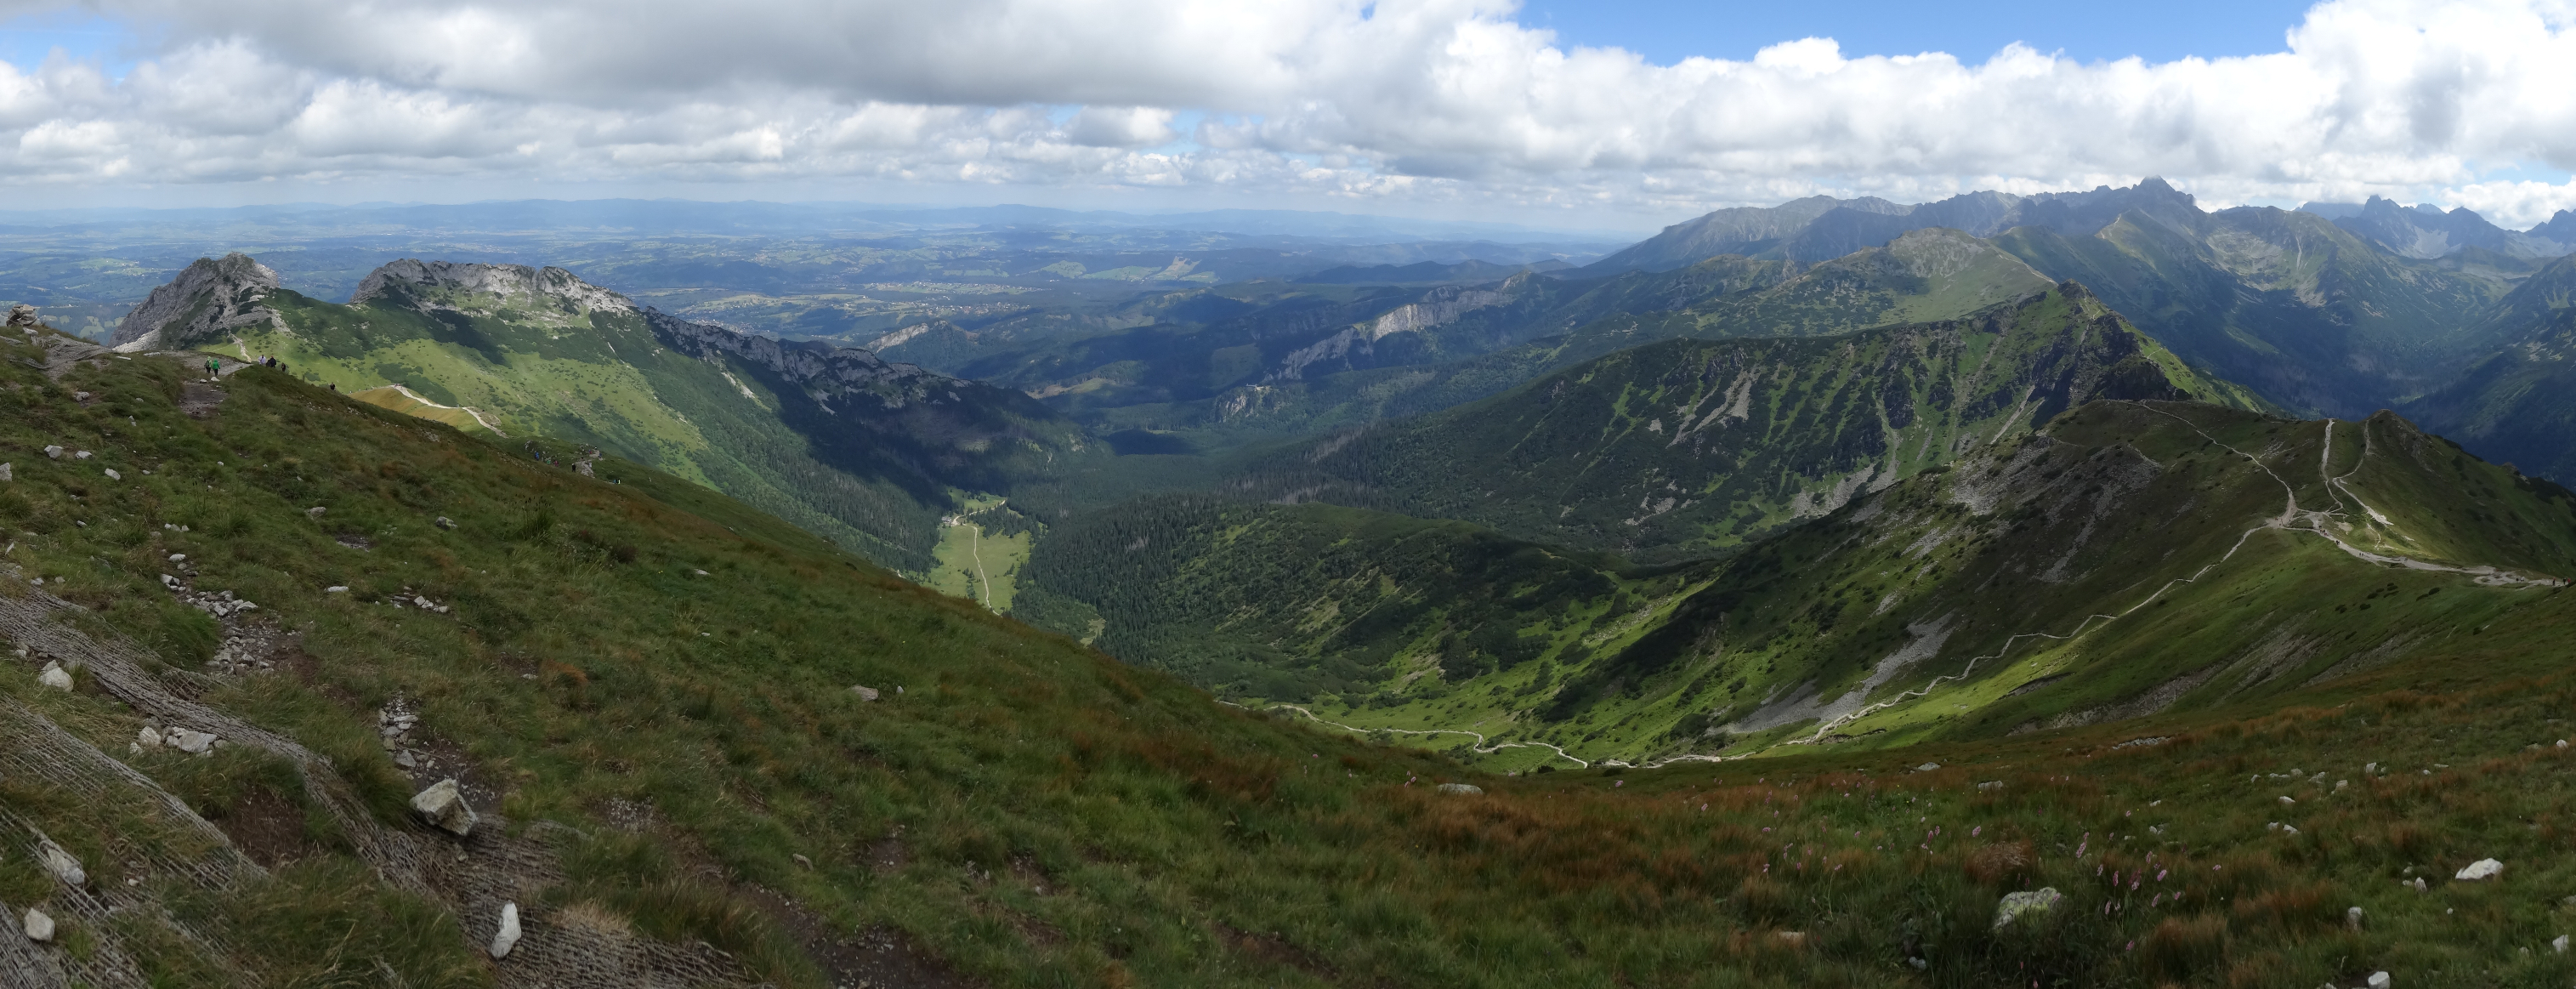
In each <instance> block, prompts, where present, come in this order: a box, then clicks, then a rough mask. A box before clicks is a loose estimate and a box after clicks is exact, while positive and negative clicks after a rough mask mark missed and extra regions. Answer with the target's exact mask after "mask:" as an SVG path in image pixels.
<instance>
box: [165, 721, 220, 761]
mask: <svg viewBox="0 0 2576 989" xmlns="http://www.w3.org/2000/svg"><path fill="white" fill-rule="evenodd" d="M161 740H162V741H164V742H167V743H169V745H170V747H171V748H174V749H177V750H179V751H181V752H185V753H187V754H189V755H204V754H206V753H208V752H212V751H214V748H215V736H214V735H213V734H212V733H209V732H202V731H198V730H196V729H193V728H171V729H168V730H165V731H163V732H162V733H161Z"/></svg>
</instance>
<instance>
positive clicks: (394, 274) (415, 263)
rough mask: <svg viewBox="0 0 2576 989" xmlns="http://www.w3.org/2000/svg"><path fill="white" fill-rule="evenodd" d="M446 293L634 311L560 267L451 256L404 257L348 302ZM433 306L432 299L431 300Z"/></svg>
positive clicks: (413, 299) (407, 300)
mask: <svg viewBox="0 0 2576 989" xmlns="http://www.w3.org/2000/svg"><path fill="white" fill-rule="evenodd" d="M423 289H430V290H436V291H440V292H449V293H488V294H491V295H497V296H500V297H502V298H503V299H509V298H511V297H513V296H522V295H532V296H538V297H542V298H549V299H560V300H564V301H568V302H573V303H577V304H579V305H580V306H582V307H583V308H586V309H596V310H602V311H607V312H630V313H631V312H634V311H635V304H634V303H632V302H628V301H626V297H625V296H622V295H619V294H617V293H615V292H611V291H609V290H607V289H604V288H601V287H599V286H597V285H593V284H591V283H589V282H585V281H582V280H581V277H580V276H578V275H575V274H573V273H572V272H569V271H565V270H563V269H562V268H552V267H548V268H531V267H528V266H527V265H524V264H460V263H458V262H454V261H420V260H416V259H412V258H404V259H402V260H400V261H395V262H392V263H390V264H387V265H385V266H383V267H380V268H377V269H376V270H374V271H372V272H369V273H368V274H367V277H366V280H365V281H361V282H359V283H358V290H357V291H356V292H353V293H350V295H349V304H350V305H353V306H362V305H366V304H367V303H370V302H394V303H398V304H404V305H412V306H419V305H420V304H421V300H420V299H419V296H420V295H421V294H422V293H421V290H423ZM431 307H432V308H435V304H434V303H433V304H432V305H431Z"/></svg>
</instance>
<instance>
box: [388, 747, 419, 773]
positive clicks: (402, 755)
mask: <svg viewBox="0 0 2576 989" xmlns="http://www.w3.org/2000/svg"><path fill="white" fill-rule="evenodd" d="M394 765H397V766H401V767H402V768H404V769H418V768H420V757H419V756H415V755H413V754H411V750H410V749H404V750H402V751H400V752H396V753H394Z"/></svg>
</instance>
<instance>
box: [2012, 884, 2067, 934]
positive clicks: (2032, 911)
mask: <svg viewBox="0 0 2576 989" xmlns="http://www.w3.org/2000/svg"><path fill="white" fill-rule="evenodd" d="M2064 902H2066V894H2064V893H2060V892H2058V891H2057V888H2056V887H2054V886H2043V887H2041V888H2039V889H2038V890H2036V891H2028V892H2020V893H2006V894H2004V901H2003V902H2002V903H1999V904H1996V905H1995V928H1994V929H1995V930H1998V931H2000V930H2003V929H2004V928H2007V927H2010V926H2012V925H2013V922H2014V921H2017V920H2020V919H2022V918H2023V917H2025V916H2027V917H2029V918H2031V919H2032V920H2037V919H2039V918H2041V917H2045V916H2048V913H2049V911H2052V910H2055V909H2057V906H2058V904H2061V903H2064Z"/></svg>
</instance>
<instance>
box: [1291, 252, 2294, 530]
mask: <svg viewBox="0 0 2576 989" xmlns="http://www.w3.org/2000/svg"><path fill="white" fill-rule="evenodd" d="M2184 396H2192V397H2200V398H2207V399H2213V400H2236V401H2243V400H2244V399H2243V397H2242V396H2235V395H2232V394H2231V392H2230V390H2229V389H2228V388H2227V387H2226V386H2224V385H2220V384H2216V383H2213V382H2210V381H2207V380H2205V379H2202V378H2200V377H2198V376H2197V375H2195V374H2194V373H2193V372H2191V371H2190V370H2189V369H2187V368H2185V367H2183V366H2182V365H2181V363H2180V362H2179V361H2176V360H2174V359H2173V358H2172V356H2171V355H2169V354H2166V353H2164V352H2162V350H2161V349H2160V348H2158V347H2156V346H2155V344H2154V343H2152V342H2151V341H2148V340H2147V339H2146V338H2145V337H2143V336H2141V335H2140V334H2138V333H2137V332H2136V330H2134V329H2133V328H2131V327H2129V326H2128V325H2127V324H2126V323H2125V322H2124V321H2122V320H2121V319H2120V318H2119V316H2118V315H2116V314H2114V313H2112V312H2110V311H2109V310H2108V309H2106V308H2105V307H2104V306H2103V305H2102V304H2101V303H2100V302H2099V301H2098V300H2096V299H2094V298H2093V297H2092V296H2091V295H2090V294H2089V293H2087V292H2085V291H2084V290H2083V288H2082V287H2081V286H2076V285H2071V284H2070V285H2067V286H2063V287H2060V288H2056V289H2051V290H2049V291H2047V292H2043V293H2039V294H2036V295H2032V296H2029V297H2026V298H2023V299H2020V300H2016V301H2013V302H2009V303H2006V304H2004V305H1999V306H1991V307H1988V308H1987V309H1986V310H1985V311H1984V312H1982V313H1980V314H1978V315H1975V316H1972V317H1969V318H1966V319H1960V320H1953V321H1948V322H1942V323H1929V324H1918V325H1913V326H1905V327H1896V328H1890V329H1881V330H1872V331H1868V332H1863V333H1857V334H1850V335H1846V336H1840V337H1828V338H1804V339H1768V340H1726V341H1714V342H1701V341H1688V340H1675V341H1668V342H1665V343H1659V344H1651V345H1648V346H1645V347H1638V348H1634V349H1631V350H1626V351H1621V352H1619V353H1617V354H1614V355H1612V356H1609V357H1605V358H1601V359H1598V360H1595V361H1592V362H1589V363H1586V364H1582V365H1578V366H1575V367H1572V368H1568V369H1566V370H1563V371H1559V372H1556V373H1554V374H1550V375H1547V376H1545V377H1542V378H1540V379H1538V380H1536V381H1533V382H1531V383H1529V384H1527V385H1524V386H1522V387H1520V388H1518V389H1515V390H1514V391H1512V392H1510V393H1507V394H1504V395H1501V396H1497V397H1495V398H1492V399H1488V400H1485V401H1482V402H1478V403H1475V404H1472V405H1468V406H1463V407H1460V408H1457V409H1454V410H1450V411H1448V412H1444V413H1441V414H1439V415H1435V416H1430V417H1426V418H1423V419H1420V420H1414V421H1408V422H1401V423H1395V424H1391V425H1386V426H1381V427H1374V428H1370V429H1367V430H1364V431H1361V432H1358V433H1355V434H1344V435H1339V436H1335V437H1332V438H1329V439H1326V440H1323V441H1321V442H1318V443H1312V444H1306V445H1303V446H1300V447H1295V448H1291V449H1290V450H1289V451H1288V452H1286V453H1283V454H1281V455H1278V456H1275V457H1273V458H1271V459H1270V460H1269V461H1267V462H1266V463H1264V464H1263V465H1261V466H1260V467H1258V468H1256V469H1254V470H1253V471H1252V472H1250V475H1249V477H1248V478H1247V480H1245V481H1244V482H1242V483H1243V484H1245V485H1247V486H1248V488H1249V489H1250V490H1256V491H1260V492H1263V493H1264V496H1265V497H1271V498H1288V499H1297V500H1312V499H1322V500H1327V501H1334V502H1339V503H1347V504H1356V505H1361V506H1365V507H1372V508H1382V509H1386V510H1390V511H1397V512H1402V513H1404V514H1409V515H1417V516H1426V517H1440V518H1456V519H1463V520H1467V521H1473V522H1477V523H1480V524H1484V525H1488V526H1491V527H1494V528H1497V529H1500V530H1502V531H1503V532H1506V533H1509V534H1512V535H1515V536H1519V537H1521V538H1526V539H1536V540H1541V541H1545V542H1553V543H1559V544H1564V545H1570V546H1577V547H1586V548H1592V549H1608V550H1619V551H1623V552H1638V553H1651V554H1656V555H1663V556H1669V555H1675V554H1689V553H1693V552H1706V551H1709V550H1713V549H1719V548H1723V547H1728V546H1734V545H1738V544H1741V543H1742V542H1744V541H1745V540H1747V539H1751V538H1754V537H1756V536H1758V535H1759V534H1761V533H1764V532H1767V531H1770V530H1772V529H1776V528H1778V527H1779V526H1781V525H1784V524H1787V523H1789V522H1792V521H1795V520H1798V519H1802V518H1810V517H1815V516H1819V515H1823V514H1825V513H1827V512H1830V511H1832V510H1834V509H1835V508H1838V507H1840V506H1841V505H1842V504H1844V503H1845V502H1847V501H1849V500H1850V499H1851V498H1852V497H1853V496H1854V495H1856V494H1858V493H1860V492H1862V491H1864V490H1874V489H1876V488H1881V487H1885V486H1886V485H1887V484H1889V483H1893V482H1894V481H1895V480H1896V479H1898V478H1902V477H1905V476H1909V475H1911V474H1913V473H1915V472H1917V471H1920V470H1922V469H1924V468H1926V467H1931V466H1935V465H1938V464H1941V463H1945V462H1947V461H1948V460H1949V459H1951V458H1953V457H1956V456H1959V455H1961V454H1962V453H1965V452H1967V451H1969V450H1972V449H1974V448H1976V447H1979V446H1983V445H1986V444H1990V443H1994V442H1997V441H1999V440H2001V439H2004V438H2006V437H2008V436H2012V435H2016V434H2018V433H2020V432H2022V431H2024V430H2026V429H2028V428H2029V425H2030V424H2031V423H2037V422H2046V421H2047V420H2048V418H2049V417H2050V416H2052V415H2054V414H2056V413H2057V412H2059V411H2061V410H2063V409H2065V408H2067V407H2069V406H2070V405H2073V404H2079V403H2081V402H2084V401H2088V400H2090V399H2092V398H2095V397H2122V398H2179V397H2184Z"/></svg>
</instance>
